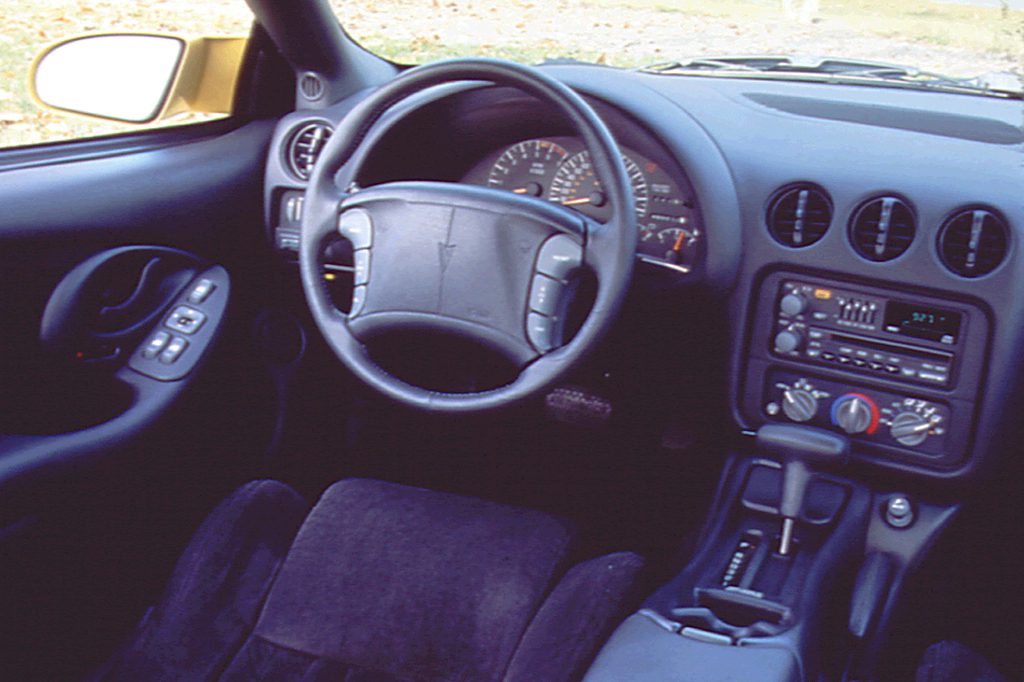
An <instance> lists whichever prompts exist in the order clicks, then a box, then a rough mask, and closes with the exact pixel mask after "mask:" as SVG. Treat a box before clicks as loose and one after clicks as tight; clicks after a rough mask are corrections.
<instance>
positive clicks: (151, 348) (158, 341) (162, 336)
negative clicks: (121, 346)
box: [142, 332, 171, 360]
mask: <svg viewBox="0 0 1024 682" xmlns="http://www.w3.org/2000/svg"><path fill="white" fill-rule="evenodd" d="M170 340H171V335H170V334H168V333H167V332H157V333H156V334H153V336H152V337H151V338H150V339H149V341H147V342H146V345H145V347H144V348H143V349H142V357H144V358H146V359H147V360H152V359H153V358H155V357H156V356H157V355H159V354H160V351H162V350H163V349H164V346H166V345H167V342H168V341H170Z"/></svg>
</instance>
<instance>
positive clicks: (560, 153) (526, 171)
mask: <svg viewBox="0 0 1024 682" xmlns="http://www.w3.org/2000/svg"><path fill="white" fill-rule="evenodd" d="M568 156H569V152H567V151H566V150H565V148H564V147H562V146H560V145H557V144H555V143H554V142H552V141H551V140H526V141H525V142H520V143H519V144H515V145H512V146H511V147H509V148H508V149H506V150H505V151H504V152H503V153H502V155H501V156H499V157H498V160H497V161H495V162H494V165H493V166H491V170H490V173H488V174H487V186H488V187H496V188H499V189H507V190H510V191H512V192H515V193H516V194H527V195H529V196H534V197H539V196H543V195H544V193H545V192H546V191H547V189H548V187H549V186H550V184H551V179H552V178H553V177H554V175H555V172H556V171H557V170H558V168H559V166H560V165H561V164H562V162H563V161H565V159H566V157H568Z"/></svg>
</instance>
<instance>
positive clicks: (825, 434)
mask: <svg viewBox="0 0 1024 682" xmlns="http://www.w3.org/2000/svg"><path fill="white" fill-rule="evenodd" d="M757 448H758V451H759V452H762V453H766V454H770V455H772V456H774V457H776V458H778V459H779V460H780V461H781V462H782V499H781V500H780V501H779V514H780V515H781V516H782V535H781V538H780V540H779V554H780V555H782V556H788V555H789V553H790V549H791V547H792V544H793V528H794V526H795V524H796V519H797V517H799V515H800V509H801V507H803V504H804V493H805V492H806V491H807V484H808V482H809V481H810V480H811V469H812V467H813V466H828V465H832V466H842V465H843V464H845V463H846V460H847V458H848V457H849V454H850V441H849V440H848V439H846V438H844V437H843V436H839V435H837V434H834V433H832V432H830V431H825V430H823V429H817V428H814V427H811V426H797V425H795V424H765V425H764V426H762V427H761V428H760V429H758V430H757Z"/></svg>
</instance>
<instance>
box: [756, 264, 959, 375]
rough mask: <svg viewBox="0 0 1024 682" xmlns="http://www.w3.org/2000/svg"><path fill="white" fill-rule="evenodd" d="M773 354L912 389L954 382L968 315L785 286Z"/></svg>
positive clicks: (794, 283) (792, 283)
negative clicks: (878, 377)
mask: <svg viewBox="0 0 1024 682" xmlns="http://www.w3.org/2000/svg"><path fill="white" fill-rule="evenodd" d="M774 317H775V325H776V329H775V332H774V334H773V336H772V342H771V343H772V349H771V350H772V352H773V353H774V354H775V355H776V356H780V357H785V358H789V359H799V360H802V361H805V362H812V363H815V364H823V365H838V366H842V368H843V369H847V370H851V371H858V372H863V373H865V374H874V375H882V376H886V377H888V378H891V379H896V380H900V381H905V382H909V383H916V384H924V385H931V386H941V387H948V386H951V385H952V384H953V382H954V379H955V370H956V361H957V351H958V350H959V347H960V345H961V339H962V336H963V329H964V327H965V317H964V314H963V313H961V312H960V311H957V310H953V309H950V308H944V307H937V306H933V305H927V304H923V303H920V302H915V301H913V300H911V299H908V298H890V297H887V296H878V295H873V294H866V293H863V292H858V291H856V290H854V289H847V288H844V287H832V286H822V285H820V284H813V283H810V282H807V281H800V280H785V281H783V282H782V284H781V285H780V287H779V290H778V294H777V297H776V305H775V316H774Z"/></svg>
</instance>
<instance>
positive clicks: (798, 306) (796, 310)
mask: <svg viewBox="0 0 1024 682" xmlns="http://www.w3.org/2000/svg"><path fill="white" fill-rule="evenodd" d="M779 310H781V311H782V314H783V315H789V316H790V317H795V316H796V315H799V314H800V313H802V312H803V311H805V310H807V299H806V298H804V297H803V296H801V295H800V294H796V293H791V294H786V295H785V296H783V297H782V300H781V301H779Z"/></svg>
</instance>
